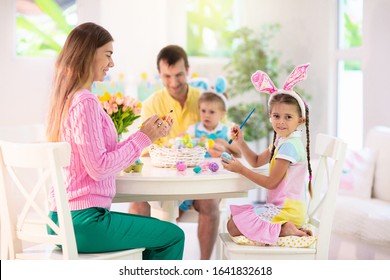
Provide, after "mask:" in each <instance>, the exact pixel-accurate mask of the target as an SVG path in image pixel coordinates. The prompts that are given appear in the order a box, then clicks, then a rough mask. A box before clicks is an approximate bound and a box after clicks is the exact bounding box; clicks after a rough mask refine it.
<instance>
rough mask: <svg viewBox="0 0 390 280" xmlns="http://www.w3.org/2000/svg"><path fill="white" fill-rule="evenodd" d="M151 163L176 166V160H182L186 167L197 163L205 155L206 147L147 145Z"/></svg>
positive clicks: (161, 165) (169, 166)
mask: <svg viewBox="0 0 390 280" xmlns="http://www.w3.org/2000/svg"><path fill="white" fill-rule="evenodd" d="M149 154H150V158H151V160H152V165H153V166H156V167H168V168H176V163H177V162H178V161H183V162H185V163H186V164H187V167H195V166H197V165H199V164H200V163H201V162H202V161H203V160H204V157H205V154H206V148H205V147H201V146H196V147H194V148H186V147H183V148H175V147H172V148H168V147H159V146H158V145H156V144H153V145H151V146H150V147H149Z"/></svg>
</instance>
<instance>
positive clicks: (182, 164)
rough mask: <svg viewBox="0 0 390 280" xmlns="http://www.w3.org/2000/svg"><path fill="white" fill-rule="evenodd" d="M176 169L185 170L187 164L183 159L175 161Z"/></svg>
mask: <svg viewBox="0 0 390 280" xmlns="http://www.w3.org/2000/svg"><path fill="white" fill-rule="evenodd" d="M176 169H177V171H185V170H186V169H187V164H186V163H185V162H184V161H178V162H177V163H176Z"/></svg>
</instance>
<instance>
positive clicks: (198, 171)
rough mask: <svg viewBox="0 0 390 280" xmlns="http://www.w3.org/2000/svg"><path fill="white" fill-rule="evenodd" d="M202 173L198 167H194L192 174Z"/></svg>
mask: <svg viewBox="0 0 390 280" xmlns="http://www.w3.org/2000/svg"><path fill="white" fill-rule="evenodd" d="M201 171H202V167H200V166H195V167H194V172H195V173H200V172H201Z"/></svg>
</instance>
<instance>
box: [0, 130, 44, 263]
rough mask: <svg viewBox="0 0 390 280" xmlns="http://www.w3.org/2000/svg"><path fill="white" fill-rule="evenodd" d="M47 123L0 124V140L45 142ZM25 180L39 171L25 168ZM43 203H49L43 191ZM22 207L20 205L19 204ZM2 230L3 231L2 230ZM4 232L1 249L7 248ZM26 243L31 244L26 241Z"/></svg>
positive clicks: (19, 195) (0, 239) (33, 178)
mask: <svg viewBox="0 0 390 280" xmlns="http://www.w3.org/2000/svg"><path fill="white" fill-rule="evenodd" d="M45 130H46V128H45V125H44V124H42V123H38V124H29V125H7V126H0V140H3V141H10V142H17V143H38V142H45V140H46V136H45ZM22 172H23V175H24V178H23V179H24V180H26V181H28V180H35V179H36V178H37V176H40V174H39V173H37V171H32V170H30V172H28V171H26V170H23V171H22ZM14 195H15V196H16V197H17V198H15V200H16V199H18V200H19V199H22V196H21V194H20V193H14ZM40 197H41V201H42V203H45V204H46V206H47V207H48V204H47V194H46V193H43V192H42V193H41V194H40ZM18 206H19V207H20V205H18ZM0 229H1V219H0ZM1 232H2V231H1ZM2 236H3V234H0V249H1V251H3V250H6V248H5V247H6V246H5V245H4V246H3V244H4V239H3V238H2ZM26 245H29V244H28V243H26ZM4 254H5V253H4V252H3V253H2V255H4Z"/></svg>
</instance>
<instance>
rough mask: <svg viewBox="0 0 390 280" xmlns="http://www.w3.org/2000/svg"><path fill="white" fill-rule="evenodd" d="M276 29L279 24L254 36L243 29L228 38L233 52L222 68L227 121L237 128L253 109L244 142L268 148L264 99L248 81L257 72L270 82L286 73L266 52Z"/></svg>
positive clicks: (275, 55) (276, 57) (275, 56)
mask: <svg viewBox="0 0 390 280" xmlns="http://www.w3.org/2000/svg"><path fill="white" fill-rule="evenodd" d="M279 29H280V26H279V24H272V25H266V26H264V27H263V29H262V32H261V33H260V34H259V35H257V34H256V33H255V32H254V31H253V30H252V29H250V28H248V27H243V28H240V29H238V30H237V31H235V32H234V33H233V35H232V36H233V38H232V39H233V40H234V42H235V44H234V45H235V48H234V50H233V53H232V55H231V57H230V60H229V62H228V64H226V65H225V68H224V69H225V70H226V79H227V82H228V89H227V92H228V93H229V96H230V97H231V98H232V103H233V104H234V105H233V106H231V107H230V108H229V110H228V119H229V120H231V121H233V122H234V123H237V124H240V123H241V122H242V121H243V120H244V119H245V116H246V115H247V114H248V113H249V112H250V111H251V109H253V108H256V110H255V112H254V113H253V115H252V116H251V118H250V119H249V120H248V122H247V123H246V125H245V128H244V138H245V140H246V141H256V142H258V140H260V139H262V138H265V139H266V144H267V145H268V144H269V135H270V132H271V131H272V126H271V123H270V122H269V121H268V119H269V116H268V106H267V102H268V96H267V95H266V94H259V93H257V92H256V90H255V89H254V87H253V85H252V82H251V80H250V77H251V75H252V74H253V73H254V72H256V70H259V69H261V70H263V71H264V72H266V73H267V74H268V75H269V77H270V78H271V79H272V81H277V80H278V76H279V75H280V74H282V75H283V74H284V73H285V72H287V68H286V67H283V66H280V65H279V57H280V54H279V53H277V52H275V51H273V50H271V49H270V48H269V41H270V40H271V39H272V38H273V37H274V34H275V33H276V32H277V31H278V30H279Z"/></svg>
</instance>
